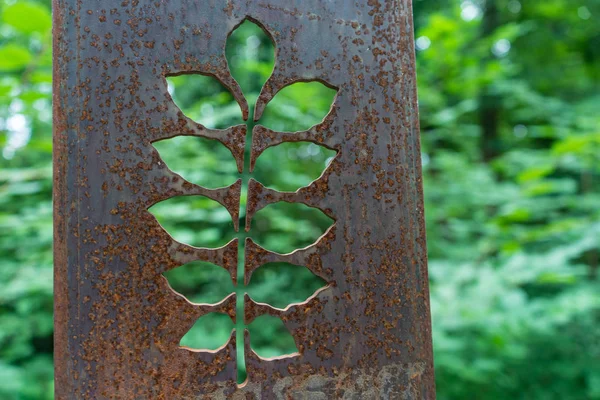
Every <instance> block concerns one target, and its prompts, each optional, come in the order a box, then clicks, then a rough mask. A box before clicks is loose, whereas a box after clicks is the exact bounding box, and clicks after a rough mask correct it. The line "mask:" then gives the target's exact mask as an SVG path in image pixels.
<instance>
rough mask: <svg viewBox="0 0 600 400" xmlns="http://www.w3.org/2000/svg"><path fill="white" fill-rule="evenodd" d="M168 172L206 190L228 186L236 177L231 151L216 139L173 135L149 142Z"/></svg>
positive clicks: (235, 166)
mask: <svg viewBox="0 0 600 400" xmlns="http://www.w3.org/2000/svg"><path fill="white" fill-rule="evenodd" d="M152 145H153V146H154V147H155V148H156V150H157V151H158V153H159V154H160V157H161V158H162V160H163V161H164V162H165V163H166V164H167V166H168V167H169V169H171V171H173V172H175V173H177V174H179V175H181V176H182V177H183V178H185V179H186V180H187V181H189V182H192V183H195V184H197V185H201V186H204V187H207V188H220V187H225V186H229V185H231V184H232V183H233V182H235V181H236V179H237V178H238V172H237V165H236V162H235V158H234V157H233V155H232V154H231V151H229V149H228V148H227V147H225V146H224V145H223V144H222V143H221V142H219V141H218V140H213V139H206V138H202V137H196V136H176V137H174V138H171V139H164V140H160V141H157V142H154V143H152Z"/></svg>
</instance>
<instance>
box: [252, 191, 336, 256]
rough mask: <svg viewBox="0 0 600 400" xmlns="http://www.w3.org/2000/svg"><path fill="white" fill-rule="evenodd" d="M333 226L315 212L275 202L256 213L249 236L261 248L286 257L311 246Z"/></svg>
mask: <svg viewBox="0 0 600 400" xmlns="http://www.w3.org/2000/svg"><path fill="white" fill-rule="evenodd" d="M333 222H334V221H333V220H332V219H331V218H329V217H328V216H327V215H325V214H324V213H323V212H322V211H321V210H319V209H318V208H313V207H309V206H306V205H304V204H300V203H286V202H278V203H274V204H271V205H269V206H267V207H265V208H263V209H262V210H260V211H259V212H257V213H256V215H255V216H254V218H253V222H252V230H251V232H252V238H253V239H254V240H256V242H257V243H258V244H259V245H261V246H262V247H264V248H266V249H268V250H271V251H275V252H278V253H289V252H292V251H294V250H296V249H299V248H303V247H306V246H309V245H311V244H313V243H315V242H316V241H317V240H318V239H319V238H320V237H321V236H322V235H323V234H324V233H325V232H326V231H327V229H328V228H329V227H331V226H332V225H333Z"/></svg>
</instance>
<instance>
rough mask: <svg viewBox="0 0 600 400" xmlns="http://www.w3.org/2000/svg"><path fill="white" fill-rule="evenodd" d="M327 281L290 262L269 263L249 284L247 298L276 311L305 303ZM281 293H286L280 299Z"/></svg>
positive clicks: (256, 273)
mask: <svg viewBox="0 0 600 400" xmlns="http://www.w3.org/2000/svg"><path fill="white" fill-rule="evenodd" d="M325 286H327V282H326V281H324V280H323V279H322V278H320V277H318V276H316V275H315V274H313V273H312V272H311V271H310V270H309V269H308V268H306V267H302V266H299V265H294V264H289V263H283V262H281V263H268V264H265V265H263V266H261V267H260V268H258V269H257V270H256V271H255V272H254V273H253V274H252V278H251V280H250V284H249V285H248V287H247V288H248V293H249V294H250V297H252V299H253V300H254V301H256V302H258V303H267V304H269V305H271V306H273V307H276V308H282V309H283V308H286V307H288V306H289V305H292V304H298V303H303V302H305V301H306V300H307V299H308V298H310V297H312V296H313V295H314V294H315V293H316V292H317V291H319V290H320V289H322V288H323V287H325ZM281 293H285V294H286V296H285V299H282V296H281Z"/></svg>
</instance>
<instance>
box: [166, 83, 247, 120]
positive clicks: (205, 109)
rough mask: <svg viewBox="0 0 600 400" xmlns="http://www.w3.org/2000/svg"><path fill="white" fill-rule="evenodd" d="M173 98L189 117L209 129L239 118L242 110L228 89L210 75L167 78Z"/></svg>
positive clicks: (240, 118)
mask: <svg viewBox="0 0 600 400" xmlns="http://www.w3.org/2000/svg"><path fill="white" fill-rule="evenodd" d="M167 84H168V85H167V86H168V90H169V93H170V94H171V97H172V98H173V101H174V102H175V104H176V105H177V107H179V109H180V110H181V111H182V112H183V113H184V114H185V115H186V116H187V117H188V118H190V119H191V120H193V121H195V122H197V123H199V124H202V125H203V126H205V127H206V128H210V129H225V128H228V127H230V126H233V125H237V124H239V123H240V121H242V110H241V109H240V106H239V105H238V104H237V102H236V101H235V100H234V98H233V95H232V94H231V92H230V91H229V90H228V89H227V88H226V87H225V86H223V84H222V83H221V82H220V81H219V80H218V79H217V78H215V77H213V76H211V75H201V74H183V75H177V76H168V77H167Z"/></svg>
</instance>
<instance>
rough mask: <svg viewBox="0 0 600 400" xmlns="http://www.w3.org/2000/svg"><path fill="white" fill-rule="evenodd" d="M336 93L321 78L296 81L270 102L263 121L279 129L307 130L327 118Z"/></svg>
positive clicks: (288, 130) (274, 128) (267, 125)
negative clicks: (318, 79) (319, 80)
mask: <svg viewBox="0 0 600 400" xmlns="http://www.w3.org/2000/svg"><path fill="white" fill-rule="evenodd" d="M336 93H337V90H335V89H332V88H330V87H328V86H325V85H324V84H323V83H321V82H318V81H311V82H297V83H294V84H292V85H290V86H287V87H285V88H283V89H282V90H280V91H279V92H278V93H277V94H276V95H275V97H273V99H272V100H271V101H270V102H269V104H267V107H266V109H265V111H264V113H263V115H262V117H261V118H260V123H261V125H264V126H266V127H267V128H270V129H272V130H275V131H279V132H297V131H305V130H307V129H310V128H311V127H312V126H314V125H317V124H319V123H321V122H322V121H323V120H324V119H325V117H326V116H327V114H328V113H329V111H330V110H331V106H332V104H333V101H334V100H335V95H336Z"/></svg>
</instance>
